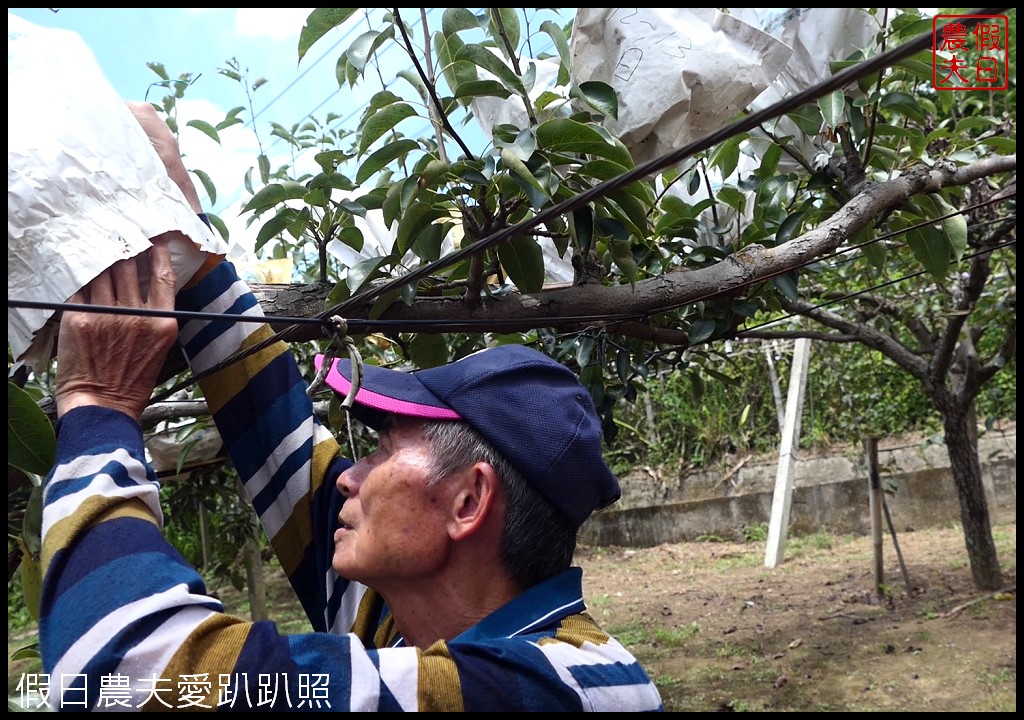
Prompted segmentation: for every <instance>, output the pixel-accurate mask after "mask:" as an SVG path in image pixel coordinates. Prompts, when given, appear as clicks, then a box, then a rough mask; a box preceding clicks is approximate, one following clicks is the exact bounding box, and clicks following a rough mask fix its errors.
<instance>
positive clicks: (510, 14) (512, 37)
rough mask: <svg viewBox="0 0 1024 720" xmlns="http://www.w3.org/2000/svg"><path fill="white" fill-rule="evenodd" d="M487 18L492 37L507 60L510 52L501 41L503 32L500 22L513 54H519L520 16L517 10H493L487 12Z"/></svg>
mask: <svg viewBox="0 0 1024 720" xmlns="http://www.w3.org/2000/svg"><path fill="white" fill-rule="evenodd" d="M487 17H488V19H489V23H488V30H489V32H490V33H491V37H492V38H494V43H495V45H497V46H498V48H499V49H500V50H501V52H502V54H503V55H504V56H505V57H506V58H507V57H508V51H507V50H506V45H505V42H503V41H502V40H501V39H500V36H501V31H500V30H499V27H498V22H497V21H498V20H499V19H500V20H501V30H504V33H505V36H506V37H507V38H508V45H509V46H510V47H511V48H512V50H511V51H512V52H518V47H519V35H520V30H519V15H518V14H517V13H516V9H515V8H491V9H490V10H488V11H487Z"/></svg>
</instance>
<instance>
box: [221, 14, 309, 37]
mask: <svg viewBox="0 0 1024 720" xmlns="http://www.w3.org/2000/svg"><path fill="white" fill-rule="evenodd" d="M312 11H313V8H238V10H236V12H235V30H236V31H237V32H238V34H239V35H244V36H248V37H267V38H270V39H271V40H287V39H288V38H295V39H298V37H299V32H300V31H301V30H302V26H303V25H305V24H306V18H307V17H309V14H310V13H311V12H312Z"/></svg>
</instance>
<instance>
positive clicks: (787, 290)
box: [772, 272, 800, 301]
mask: <svg viewBox="0 0 1024 720" xmlns="http://www.w3.org/2000/svg"><path fill="white" fill-rule="evenodd" d="M772 285H774V286H775V287H776V288H777V289H778V290H779V292H781V293H782V294H783V295H785V296H786V297H787V298H789V299H790V300H794V301H795V300H799V299H800V295H799V293H797V289H796V273H792V272H788V273H785V274H783V275H776V276H775V277H773V278H772Z"/></svg>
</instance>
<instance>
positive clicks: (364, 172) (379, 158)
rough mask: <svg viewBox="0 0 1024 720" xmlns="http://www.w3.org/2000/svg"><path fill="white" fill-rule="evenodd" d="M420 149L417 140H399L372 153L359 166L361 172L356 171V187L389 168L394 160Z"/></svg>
mask: <svg viewBox="0 0 1024 720" xmlns="http://www.w3.org/2000/svg"><path fill="white" fill-rule="evenodd" d="M418 147H419V143H417V142H416V141H415V140H408V139H407V140H399V141H398V142H393V143H388V144H387V145H385V146H384V147H382V148H381V149H380V150H376V151H375V152H373V153H371V154H370V156H369V157H367V158H366V160H364V161H363V164H362V165H360V166H359V170H358V171H356V185H362V184H363V183H365V182H366V181H367V180H369V179H370V178H371V177H373V176H374V175H375V174H376V173H377V172H378V171H379V170H381V169H382V168H385V167H387V165H388V163H390V162H391V161H392V160H394V159H395V158H398V157H401V156H402V155H405V154H406V153H409V152H412V151H413V150H416V149H417V148H418Z"/></svg>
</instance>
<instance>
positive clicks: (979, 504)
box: [937, 401, 1003, 590]
mask: <svg viewBox="0 0 1024 720" xmlns="http://www.w3.org/2000/svg"><path fill="white" fill-rule="evenodd" d="M937 404H938V405H939V411H940V412H941V413H942V425H943V428H944V429H945V433H946V451H947V452H948V453H949V465H950V468H951V469H952V471H953V484H954V485H955V486H956V494H957V497H958V498H959V499H960V521H961V522H962V523H963V526H964V542H965V544H966V545H967V557H968V559H969V560H970V563H971V576H972V577H973V578H974V586H975V587H977V588H978V589H979V590H998V589H999V588H1000V587H1002V582H1003V578H1002V572H1001V571H1000V569H999V558H998V557H997V555H996V544H995V540H994V539H993V538H992V523H991V520H990V518H989V513H988V500H987V499H986V497H985V486H984V484H983V483H982V481H981V463H980V462H979V460H978V439H977V433H976V432H975V428H974V427H973V426H972V418H973V416H974V413H973V412H972V410H973V407H974V403H973V401H971V403H970V407H968V408H962V407H951V406H949V405H947V404H946V403H937Z"/></svg>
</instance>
